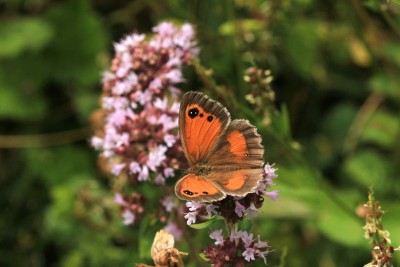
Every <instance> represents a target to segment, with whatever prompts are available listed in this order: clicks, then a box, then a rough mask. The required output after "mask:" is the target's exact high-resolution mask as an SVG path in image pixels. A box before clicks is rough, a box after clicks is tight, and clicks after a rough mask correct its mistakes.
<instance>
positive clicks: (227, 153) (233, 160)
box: [207, 120, 264, 169]
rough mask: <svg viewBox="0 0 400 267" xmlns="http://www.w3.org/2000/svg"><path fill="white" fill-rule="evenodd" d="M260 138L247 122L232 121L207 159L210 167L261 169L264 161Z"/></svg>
mask: <svg viewBox="0 0 400 267" xmlns="http://www.w3.org/2000/svg"><path fill="white" fill-rule="evenodd" d="M263 154H264V147H263V145H262V144H261V136H260V135H259V134H258V133H257V129H256V127H255V126H253V125H251V124H250V123H249V122H248V121H247V120H233V121H232V122H231V123H230V124H229V126H228V128H227V130H226V131H225V132H224V134H223V135H222V136H221V139H220V141H219V142H218V144H217V145H216V146H215V147H214V149H213V151H212V152H211V153H210V154H209V155H208V157H207V163H208V164H209V165H211V166H215V167H216V168H217V167H220V168H222V169H224V168H225V167H236V168H241V169H246V168H261V167H262V165H263V163H264V159H263Z"/></svg>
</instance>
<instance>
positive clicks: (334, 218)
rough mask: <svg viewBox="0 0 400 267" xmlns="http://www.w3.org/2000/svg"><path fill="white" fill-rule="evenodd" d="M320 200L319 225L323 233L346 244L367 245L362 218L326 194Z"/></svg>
mask: <svg viewBox="0 0 400 267" xmlns="http://www.w3.org/2000/svg"><path fill="white" fill-rule="evenodd" d="M318 201H319V203H318V206H319V209H318V210H319V212H318V217H317V227H318V228H319V230H320V231H321V232H322V233H323V234H325V235H326V236H328V237H329V238H330V239H332V240H334V241H336V242H339V243H341V244H344V245H348V246H362V245H365V240H364V238H363V230H362V226H363V224H362V220H359V219H358V218H356V215H355V214H350V213H349V212H347V211H346V210H345V209H343V208H341V207H340V206H338V205H337V204H336V203H335V202H333V201H332V199H330V198H328V197H327V196H326V195H321V196H320V197H319V199H318Z"/></svg>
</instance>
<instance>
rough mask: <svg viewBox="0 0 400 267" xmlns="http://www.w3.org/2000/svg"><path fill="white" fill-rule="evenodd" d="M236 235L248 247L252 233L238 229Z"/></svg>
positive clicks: (251, 241)
mask: <svg viewBox="0 0 400 267" xmlns="http://www.w3.org/2000/svg"><path fill="white" fill-rule="evenodd" d="M238 236H239V237H240V238H241V239H242V241H243V243H244V245H245V247H246V248H247V247H250V246H251V245H252V244H253V240H254V239H253V234H252V233H250V234H249V233H247V232H246V231H239V232H238Z"/></svg>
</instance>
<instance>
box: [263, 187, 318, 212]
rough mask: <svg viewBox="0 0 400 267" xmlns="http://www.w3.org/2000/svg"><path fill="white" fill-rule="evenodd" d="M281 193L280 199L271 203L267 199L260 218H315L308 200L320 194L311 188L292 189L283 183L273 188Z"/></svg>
mask: <svg viewBox="0 0 400 267" xmlns="http://www.w3.org/2000/svg"><path fill="white" fill-rule="evenodd" d="M273 189H274V190H278V191H279V199H278V200H277V201H271V200H269V199H268V198H265V201H264V205H263V206H262V208H261V210H260V213H259V216H260V217H264V216H265V217H273V218H292V219H309V218H312V217H313V213H314V211H313V210H312V209H311V207H310V204H308V200H307V198H309V197H311V196H313V195H315V194H314V192H315V193H318V192H317V191H315V190H314V189H312V188H309V187H300V188H299V187H292V186H288V185H285V184H283V183H277V184H276V185H274V186H273Z"/></svg>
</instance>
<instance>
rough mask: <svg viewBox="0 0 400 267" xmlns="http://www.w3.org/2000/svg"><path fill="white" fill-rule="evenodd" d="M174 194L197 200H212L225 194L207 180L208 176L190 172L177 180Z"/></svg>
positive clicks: (182, 197)
mask: <svg viewBox="0 0 400 267" xmlns="http://www.w3.org/2000/svg"><path fill="white" fill-rule="evenodd" d="M175 194H176V195H177V196H178V197H179V198H181V199H185V200H189V201H191V200H193V201H199V202H212V201H216V200H220V199H223V198H224V197H225V196H226V195H225V193H224V192H223V191H222V190H221V189H220V188H219V187H218V185H216V184H214V183H213V182H212V181H209V180H208V177H206V176H199V175H196V174H192V173H189V174H187V175H185V176H184V177H182V178H181V179H179V180H178V182H177V183H176V185H175Z"/></svg>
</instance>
